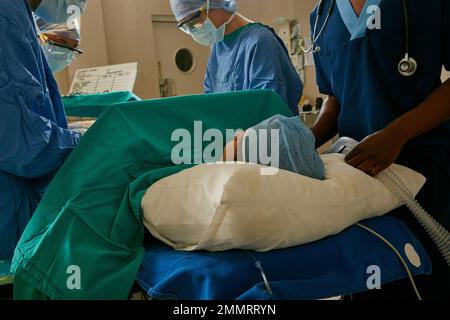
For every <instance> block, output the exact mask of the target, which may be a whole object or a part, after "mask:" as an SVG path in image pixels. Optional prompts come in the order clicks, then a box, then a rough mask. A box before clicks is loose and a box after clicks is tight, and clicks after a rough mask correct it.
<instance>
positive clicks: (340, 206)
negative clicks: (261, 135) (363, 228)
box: [142, 154, 425, 251]
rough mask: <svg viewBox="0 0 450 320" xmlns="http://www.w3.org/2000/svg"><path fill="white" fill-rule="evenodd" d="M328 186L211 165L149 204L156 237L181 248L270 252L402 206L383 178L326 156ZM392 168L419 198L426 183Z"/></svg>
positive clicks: (154, 191)
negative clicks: (377, 177)
mask: <svg viewBox="0 0 450 320" xmlns="http://www.w3.org/2000/svg"><path fill="white" fill-rule="evenodd" d="M322 159H323V161H324V163H325V169H326V172H327V177H326V180H324V181H320V180H314V179H311V178H307V177H304V176H300V175H297V174H295V173H291V172H287V171H283V170H280V171H279V172H278V174H276V175H272V176H270V175H261V168H263V166H260V165H255V164H243V163H240V164H205V165H199V166H196V167H194V168H191V169H188V170H185V171H182V172H180V173H178V174H175V175H173V176H170V177H167V178H165V179H163V180H160V181H158V182H157V183H155V184H154V185H153V186H151V187H150V188H149V189H148V191H147V193H146V194H145V196H144V198H143V199H142V210H143V214H144V224H145V226H146V227H147V229H148V230H149V231H150V232H151V234H152V235H153V236H154V237H156V238H158V239H160V240H161V241H163V242H164V243H166V244H168V245H170V246H171V247H173V248H175V249H178V250H186V251H192V250H209V251H224V250H229V249H249V250H255V251H269V250H273V249H281V248H286V247H291V246H296V245H301V244H305V243H308V242H312V241H315V240H319V239H322V238H324V237H327V236H330V235H333V234H336V233H339V232H341V231H342V230H344V229H346V228H347V227H349V226H351V225H353V224H355V223H356V222H358V221H361V220H364V219H367V218H371V217H376V216H381V215H383V214H386V213H388V212H389V211H391V210H393V209H395V208H398V207H400V206H401V205H402V203H401V202H400V201H399V200H398V199H397V198H396V197H395V196H394V195H393V194H392V193H391V192H390V191H389V190H388V189H387V188H386V187H385V186H384V185H383V184H382V183H381V182H380V181H379V180H377V179H375V178H372V177H370V176H368V175H366V174H365V173H363V172H361V171H359V170H357V169H355V168H353V167H351V166H349V165H347V164H346V163H345V161H344V156H343V155H338V154H334V155H323V156H322ZM392 170H393V171H394V172H395V173H396V174H397V175H398V176H399V177H400V178H401V179H402V180H403V181H404V182H405V184H406V185H407V186H408V187H409V189H410V191H411V192H412V193H413V194H414V195H417V193H418V192H419V191H420V189H421V188H422V187H423V185H424V184H425V178H424V177H423V176H422V175H420V174H418V173H416V172H414V171H412V170H410V169H408V168H405V167H401V166H398V165H394V166H392Z"/></svg>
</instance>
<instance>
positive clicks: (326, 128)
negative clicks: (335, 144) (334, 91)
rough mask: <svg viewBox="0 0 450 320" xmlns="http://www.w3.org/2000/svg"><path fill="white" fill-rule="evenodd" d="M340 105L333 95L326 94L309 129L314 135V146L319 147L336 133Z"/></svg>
mask: <svg viewBox="0 0 450 320" xmlns="http://www.w3.org/2000/svg"><path fill="white" fill-rule="evenodd" d="M340 110H341V106H340V105H339V102H338V101H337V99H336V98H335V97H332V96H328V97H327V98H326V99H325V102H324V104H323V106H322V109H321V110H320V113H319V117H318V118H317V121H316V122H315V123H314V125H313V126H312V127H311V131H312V132H313V133H314V136H315V137H316V148H319V147H321V146H322V145H323V144H325V143H326V142H328V141H330V140H331V139H332V138H333V137H335V136H336V135H337V134H338V117H339V112H340Z"/></svg>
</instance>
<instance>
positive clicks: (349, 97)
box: [311, 0, 450, 298]
mask: <svg viewBox="0 0 450 320" xmlns="http://www.w3.org/2000/svg"><path fill="white" fill-rule="evenodd" d="M323 2H324V7H323V11H322V14H321V16H320V18H319V22H318V27H317V30H320V29H321V27H322V26H323V23H324V21H325V19H326V16H327V12H328V10H329V6H330V4H331V2H332V1H331V0H324V1H323ZM407 2H408V12H409V29H410V56H411V57H413V58H414V59H415V60H417V63H418V69H417V72H416V74H415V75H414V76H412V77H410V78H405V77H403V76H401V75H400V74H399V72H398V64H399V62H400V60H401V59H403V58H404V57H405V50H406V49H405V48H406V40H405V32H406V30H405V20H404V13H403V12H404V11H403V1H401V0H367V1H366V3H365V7H364V8H363V10H362V12H361V14H360V17H358V16H357V15H356V13H355V11H354V9H353V7H352V4H351V2H350V0H336V6H335V8H334V10H333V12H332V15H331V16H330V19H329V22H328V24H327V26H326V28H325V29H324V31H323V33H322V35H321V36H320V37H319V39H318V41H317V45H318V46H319V47H320V48H321V49H320V51H318V52H316V53H315V54H314V59H315V64H316V73H317V83H318V86H319V89H320V91H321V92H322V93H324V94H327V95H330V96H334V97H336V98H337V100H338V102H339V103H340V106H341V110H340V115H339V119H338V128H339V134H340V136H348V137H352V138H354V139H356V140H359V141H361V140H362V139H364V138H365V137H367V136H368V135H371V134H373V133H375V132H377V131H379V130H382V129H384V128H385V127H386V126H387V125H388V124H389V123H391V122H392V121H394V120H395V119H396V118H398V117H399V116H401V115H402V114H404V113H406V112H408V111H410V110H412V109H414V108H415V107H417V106H419V105H420V104H421V103H422V102H423V101H424V100H426V99H427V98H428V97H429V96H430V95H431V94H432V93H433V91H435V90H436V89H437V88H438V87H439V86H440V85H441V84H442V82H441V72H442V67H443V66H444V67H445V68H446V69H447V70H450V1H448V0H433V1H423V0H409V1H407ZM376 10H379V11H376ZM316 14H317V7H316V9H315V10H314V11H313V13H312V15H311V25H312V26H314V23H315V20H316ZM375 14H379V17H380V19H381V20H380V21H381V24H380V26H381V28H379V29H377V28H372V29H369V28H368V23H367V22H368V21H369V22H370V23H369V25H376V23H375V20H372V19H371V18H370V17H371V16H372V15H375ZM311 30H313V29H311ZM449 107H450V105H449ZM397 163H399V164H401V165H404V166H407V167H409V168H412V169H414V170H416V171H418V172H420V173H422V174H423V175H424V176H425V177H426V178H427V183H426V184H425V186H424V188H423V189H422V190H421V192H420V193H419V195H418V196H417V200H418V201H419V202H420V203H421V205H422V206H424V208H425V209H426V210H427V211H428V212H429V213H430V214H431V215H432V216H433V217H434V218H435V219H436V220H437V221H438V222H440V223H441V224H442V225H443V226H444V227H445V228H447V229H449V228H450V199H449V197H448V195H449V190H450V121H448V122H446V123H444V124H443V125H441V126H440V127H438V128H436V129H434V130H431V131H430V132H428V133H426V134H424V135H422V136H420V137H418V138H415V139H413V140H411V141H410V142H409V143H408V144H407V145H406V146H405V147H404V148H403V150H402V153H401V155H400V157H399V159H398V161H397ZM392 214H393V215H394V216H397V217H400V218H402V220H404V221H405V222H406V223H407V224H408V226H409V227H410V228H411V230H412V231H413V232H414V233H415V235H416V236H417V237H418V238H419V240H420V241H421V242H422V243H423V244H424V246H425V248H426V249H427V251H428V253H429V254H430V256H431V258H432V261H433V276H432V279H431V280H426V281H425V282H424V283H423V284H422V285H419V286H420V287H421V288H420V289H421V290H422V292H423V295H424V296H425V297H431V298H442V297H445V295H448V288H449V287H450V277H448V267H447V265H446V263H445V260H444V259H443V257H442V256H441V254H440V253H439V252H438V250H437V249H436V246H435V245H434V243H433V242H432V241H431V239H430V237H429V236H428V235H427V234H426V232H425V231H424V229H423V228H422V227H421V226H420V225H419V224H418V223H417V221H416V220H415V218H414V217H413V216H412V214H411V213H410V212H409V211H408V210H407V209H404V208H401V209H399V210H397V211H395V212H393V213H392Z"/></svg>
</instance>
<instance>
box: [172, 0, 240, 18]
mask: <svg viewBox="0 0 450 320" xmlns="http://www.w3.org/2000/svg"><path fill="white" fill-rule="evenodd" d="M206 4H207V0H170V5H171V6H172V11H173V14H174V15H175V18H176V19H177V21H181V20H183V19H186V18H187V17H189V16H190V15H193V14H194V13H195V12H196V11H197V10H199V9H200V8H202V7H205V8H206ZM210 9H223V10H226V11H229V12H231V13H234V12H236V0H210Z"/></svg>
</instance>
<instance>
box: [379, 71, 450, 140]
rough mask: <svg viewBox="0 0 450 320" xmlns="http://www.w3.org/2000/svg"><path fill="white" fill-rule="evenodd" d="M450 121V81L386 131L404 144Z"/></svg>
mask: <svg viewBox="0 0 450 320" xmlns="http://www.w3.org/2000/svg"><path fill="white" fill-rule="evenodd" d="M448 120H450V79H449V80H447V81H446V82H445V83H444V84H442V86H440V87H439V88H438V89H436V91H435V92H433V94H432V95H431V96H429V97H428V99H426V100H425V101H424V102H423V103H422V104H421V105H419V106H418V107H417V108H415V109H413V110H411V111H410V112H408V113H406V114H404V115H403V116H401V117H399V118H398V119H397V120H395V121H394V122H392V123H391V124H390V125H389V126H388V127H387V128H386V130H388V131H390V132H392V133H393V135H394V136H396V137H398V139H399V141H400V142H402V143H407V142H408V141H410V140H411V139H413V138H415V137H418V136H420V135H423V134H425V133H427V132H428V131H430V130H432V129H434V128H436V127H438V126H440V125H441V124H443V123H444V122H446V121H448Z"/></svg>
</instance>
